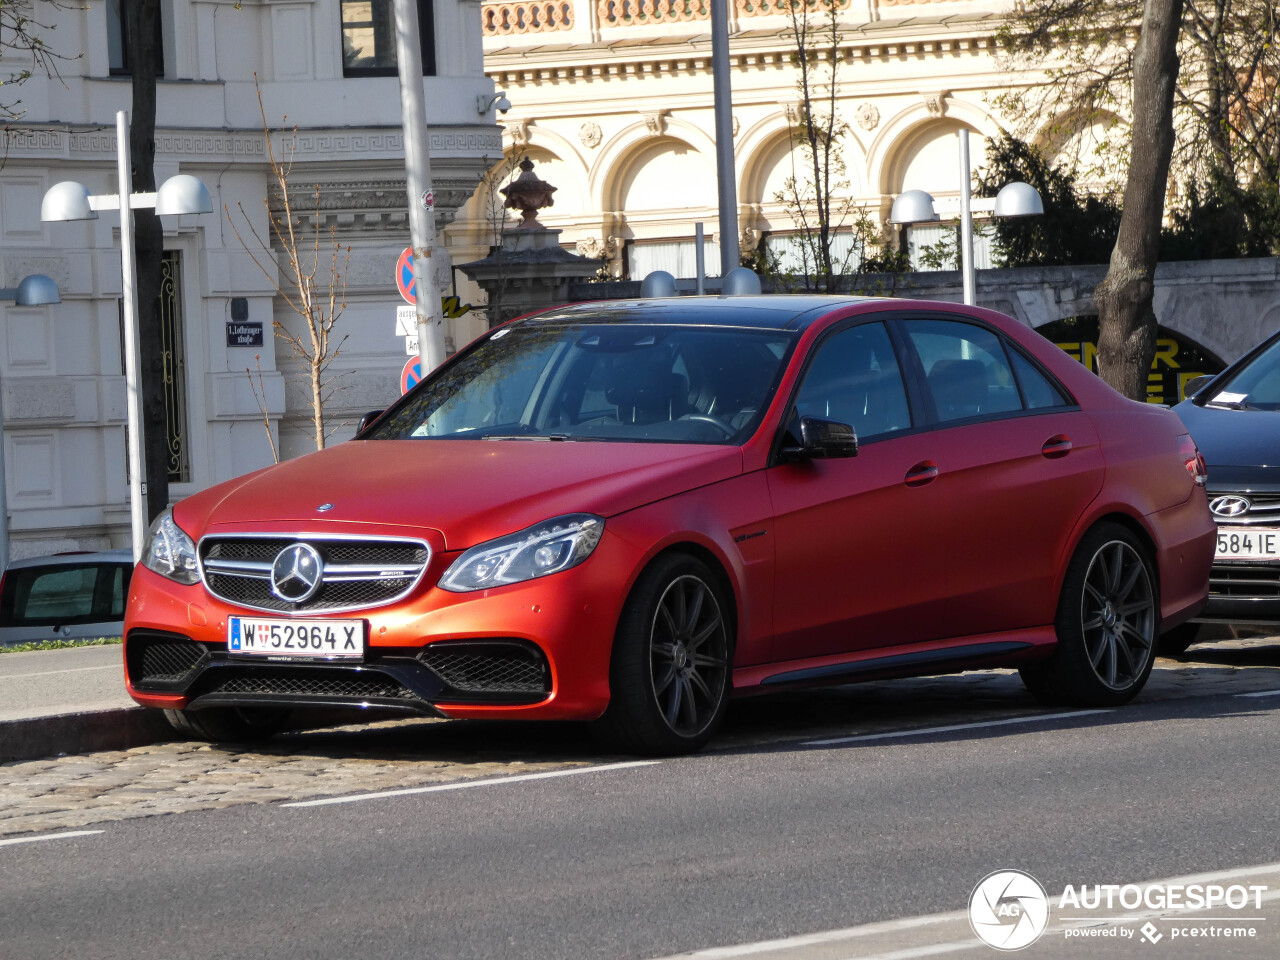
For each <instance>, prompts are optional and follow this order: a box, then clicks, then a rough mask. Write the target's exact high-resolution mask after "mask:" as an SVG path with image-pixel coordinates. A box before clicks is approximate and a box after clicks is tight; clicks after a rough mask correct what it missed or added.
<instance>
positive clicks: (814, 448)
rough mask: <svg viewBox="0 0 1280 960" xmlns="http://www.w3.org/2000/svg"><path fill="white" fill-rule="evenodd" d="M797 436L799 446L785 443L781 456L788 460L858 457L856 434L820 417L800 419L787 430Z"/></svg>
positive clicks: (848, 427) (834, 421) (847, 427)
mask: <svg viewBox="0 0 1280 960" xmlns="http://www.w3.org/2000/svg"><path fill="white" fill-rule="evenodd" d="M789 433H790V437H789V438H788V439H791V438H794V436H795V434H797V433H798V434H799V440H800V442H799V445H795V444H786V445H784V446H783V448H782V455H783V457H784V458H785V459H788V460H843V459H846V458H848V457H856V456H857V455H858V434H857V433H856V432H855V431H854V429H853V427H851V426H850V425H849V424H847V423H841V422H840V421H839V420H824V419H823V418H821V417H801V418H800V421H799V423H798V424H797V425H796V426H795V427H794V428H793V429H792V430H791V431H789Z"/></svg>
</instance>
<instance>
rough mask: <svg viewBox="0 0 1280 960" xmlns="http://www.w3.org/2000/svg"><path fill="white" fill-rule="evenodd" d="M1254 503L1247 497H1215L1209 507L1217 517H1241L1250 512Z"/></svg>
mask: <svg viewBox="0 0 1280 960" xmlns="http://www.w3.org/2000/svg"><path fill="white" fill-rule="evenodd" d="M1251 506H1252V504H1251V503H1250V502H1249V500H1248V498H1247V497H1235V496H1230V497H1214V498H1213V500H1211V501H1210V502H1209V509H1210V510H1212V511H1213V514H1214V516H1216V517H1240V516H1243V515H1244V514H1246V513H1248V512H1249V507H1251Z"/></svg>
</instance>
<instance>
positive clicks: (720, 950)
mask: <svg viewBox="0 0 1280 960" xmlns="http://www.w3.org/2000/svg"><path fill="white" fill-rule="evenodd" d="M967 916H968V914H967V913H965V912H963V911H959V910H957V911H955V912H954V913H935V914H932V915H930V916H925V917H906V918H904V919H902V920H884V921H881V922H880V923H866V924H863V925H862V926H860V927H848V928H846V929H844V930H826V931H824V932H822V933H806V934H803V935H802V936H798V937H787V938H785V939H782V940H761V941H760V942H758V943H744V944H742V945H740V946H736V947H711V948H710V949H708V950H699V951H697V952H696V953H691V954H689V956H691V957H705V958H707V960H720V958H728V957H747V956H750V955H751V954H753V953H768V952H769V951H770V950H781V949H786V948H788V947H808V946H813V945H815V944H819V943H830V942H831V941H833V940H851V939H853V938H854V937H874V936H879V935H880V934H882V933H897V932H898V931H900V930H913V929H915V928H916V927H928V926H932V925H934V924H938V923H949V922H951V921H954V920H963V919H965V918H966V917H967Z"/></svg>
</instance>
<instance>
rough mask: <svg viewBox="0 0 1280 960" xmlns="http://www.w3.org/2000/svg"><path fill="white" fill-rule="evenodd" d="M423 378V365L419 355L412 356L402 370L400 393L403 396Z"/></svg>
mask: <svg viewBox="0 0 1280 960" xmlns="http://www.w3.org/2000/svg"><path fill="white" fill-rule="evenodd" d="M421 379H422V367H421V366H420V359H419V358H418V357H410V358H409V359H408V360H407V361H406V362H405V365H404V369H403V370H401V371H400V394H401V396H403V395H404V394H406V393H408V392H409V391H410V390H412V389H413V388H414V387H416V386H417V385H418V381H419V380H421Z"/></svg>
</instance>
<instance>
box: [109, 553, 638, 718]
mask: <svg viewBox="0 0 1280 960" xmlns="http://www.w3.org/2000/svg"><path fill="white" fill-rule="evenodd" d="M456 557H457V554H456V553H445V552H443V551H441V552H437V553H435V554H434V555H433V557H432V559H431V564H430V567H429V568H428V570H427V572H426V575H425V576H424V577H423V578H422V581H421V582H420V583H419V585H418V587H417V588H415V590H414V591H413V592H412V593H411V594H410V595H409V596H407V597H405V598H403V599H402V600H399V601H397V602H395V603H391V604H387V605H385V606H381V607H375V608H370V609H366V610H359V611H346V612H343V613H341V614H336V615H335V616H337V617H338V618H341V619H352V618H358V619H362V620H364V621H365V623H366V625H367V626H366V637H367V642H366V652H365V656H364V657H363V658H362V660H361V661H360V662H357V663H352V662H348V661H324V660H303V659H276V658H270V659H268V658H265V657H243V656H232V655H229V654H228V652H227V622H228V618H229V617H232V616H253V617H262V616H264V614H262V613H261V612H255V611H252V610H247V609H242V608H239V607H237V606H234V605H232V604H229V603H226V602H225V601H222V600H220V599H218V598H216V597H214V596H212V595H211V594H210V593H209V592H208V591H207V590H206V589H205V588H204V587H203V585H201V584H196V585H194V586H184V585H182V584H178V583H174V582H173V581H171V580H168V579H167V578H165V577H162V576H160V575H159V574H156V573H154V572H152V571H150V570H148V569H146V568H144V567H141V566H140V567H138V569H137V570H136V572H135V574H134V578H133V582H132V584H131V586H130V591H129V604H128V610H127V613H126V617H125V679H126V685H127V687H128V691H129V694H130V695H131V696H132V697H133V699H134V700H136V701H137V702H138V703H140V704H142V705H143V706H148V707H164V708H171V709H183V710H185V709H192V710H199V709H202V708H205V707H212V706H224V705H225V706H267V705H272V706H293V707H326V708H332V707H349V708H354V709H356V710H377V711H379V712H385V711H388V710H390V711H395V712H400V713H403V714H405V715H420V716H444V717H455V718H464V717H470V718H480V717H513V718H514V717H523V718H528V719H548V720H550V719H556V720H562V719H579V720H588V719H594V718H595V717H598V716H599V715H600V714H601V713H603V712H604V709H605V707H607V706H608V702H609V659H610V655H611V652H612V646H613V637H614V631H615V629H616V626H617V623H618V618H619V616H620V613H621V603H622V598H623V597H625V595H626V589H627V586H628V585H629V582H630V579H631V576H632V571H633V570H634V568H635V565H636V562H637V560H638V557H637V555H636V552H635V550H634V548H632V547H630V546H629V545H628V544H627V543H626V542H625V541H623V540H622V539H621V538H616V537H614V538H611V537H608V536H606V537H605V538H604V540H602V541H601V543H600V545H599V546H598V547H597V548H596V550H595V552H594V553H593V554H592V556H591V558H590V559H589V560H588V561H587V562H585V563H583V564H581V565H580V566H577V567H574V568H573V569H571V570H566V571H564V572H562V573H558V574H553V575H551V576H548V577H545V578H540V579H538V580H532V581H528V582H526V583H520V584H512V585H510V586H505V587H499V588H496V589H493V590H486V591H479V592H476V593H466V594H457V593H450V592H448V591H444V590H440V589H439V588H438V587H436V586H435V583H436V582H437V581H438V580H439V578H440V575H441V574H442V573H443V572H444V570H445V569H447V568H448V566H449V564H451V563H452V562H453V560H454V559H456ZM268 616H270V615H268ZM277 616H278V617H279V618H284V619H290V618H288V617H284V616H283V615H277ZM298 619H307V620H324V619H326V617H324V616H323V615H317V616H301V615H300V616H299V617H298Z"/></svg>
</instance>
